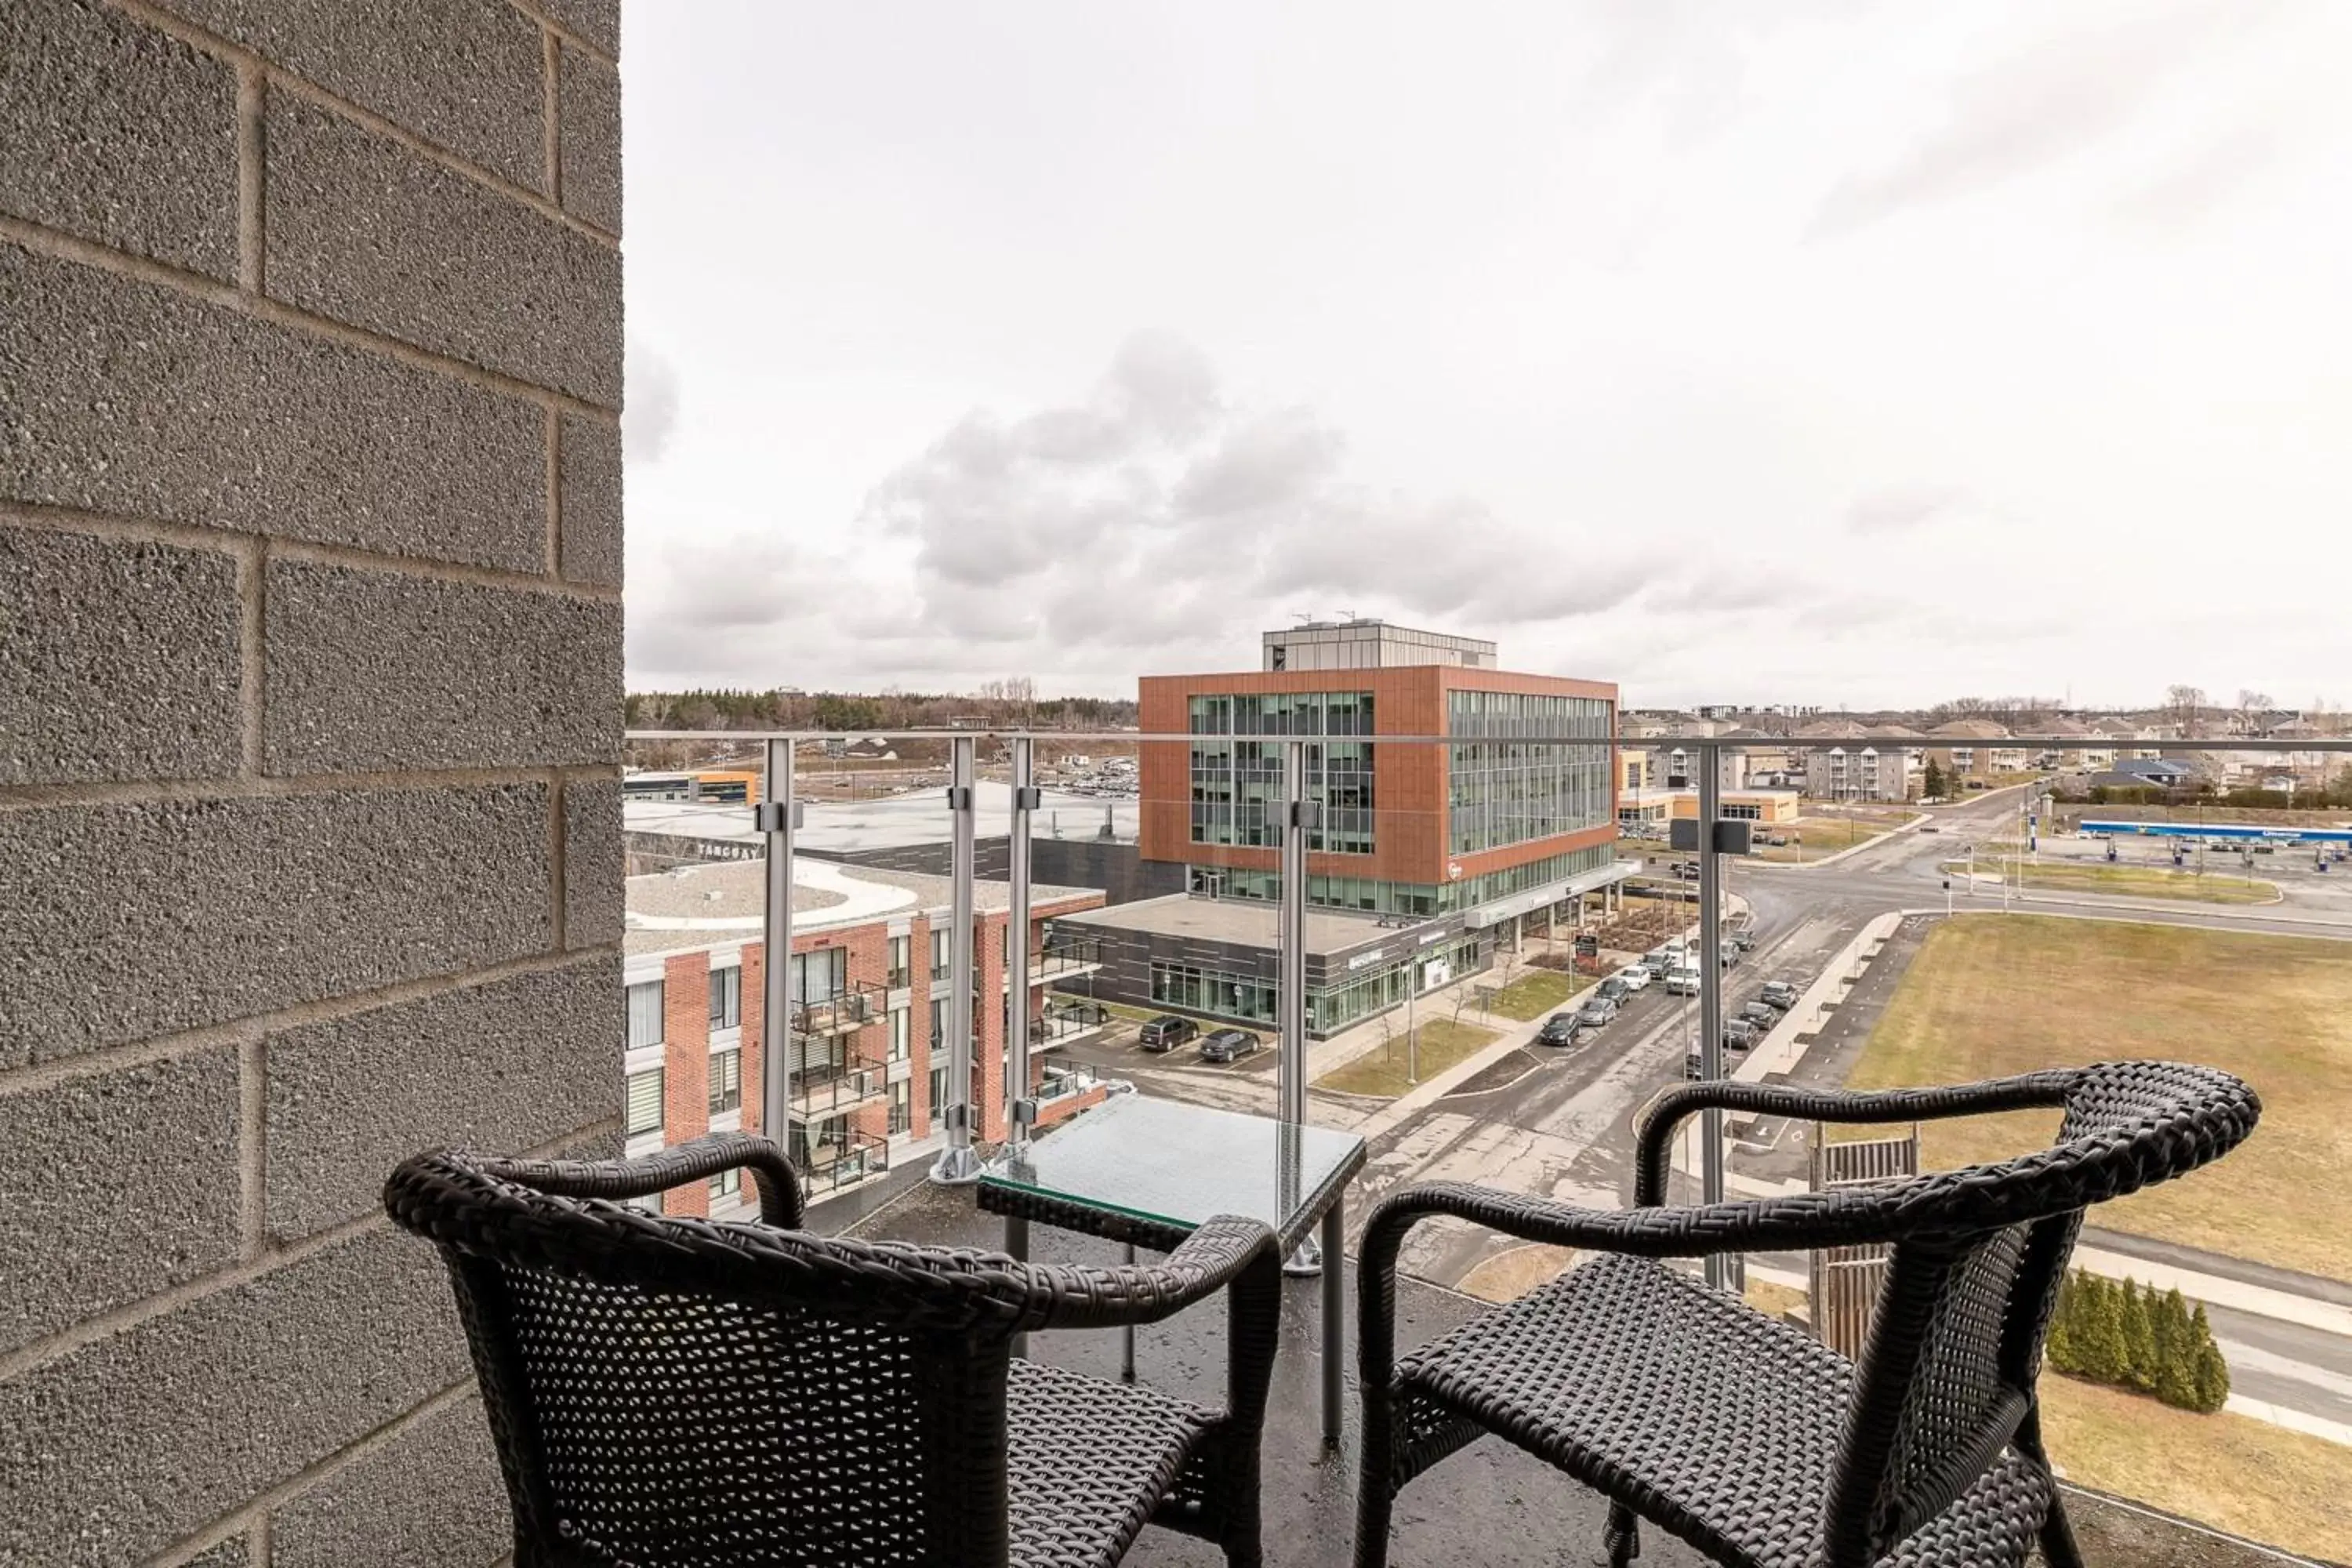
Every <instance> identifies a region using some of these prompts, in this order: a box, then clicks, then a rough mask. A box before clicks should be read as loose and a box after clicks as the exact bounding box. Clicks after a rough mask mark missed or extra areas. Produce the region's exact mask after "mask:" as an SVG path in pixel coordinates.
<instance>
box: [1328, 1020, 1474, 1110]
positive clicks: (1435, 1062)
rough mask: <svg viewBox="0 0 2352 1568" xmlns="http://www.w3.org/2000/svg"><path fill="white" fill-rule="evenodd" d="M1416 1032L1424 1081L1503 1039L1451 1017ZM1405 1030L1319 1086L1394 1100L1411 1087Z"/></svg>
mask: <svg viewBox="0 0 2352 1568" xmlns="http://www.w3.org/2000/svg"><path fill="white" fill-rule="evenodd" d="M1413 1033H1414V1034H1415V1035H1417V1036H1419V1037H1420V1043H1421V1052H1420V1054H1421V1060H1420V1067H1421V1081H1422V1082H1423V1083H1427V1082H1428V1081H1429V1080H1430V1079H1433V1078H1435V1077H1436V1076H1437V1075H1438V1074H1439V1073H1442V1072H1444V1070H1445V1069H1446V1068H1450V1067H1452V1066H1454V1063H1456V1062H1459V1061H1462V1060H1464V1059H1465V1058H1469V1057H1472V1056H1475V1055H1476V1054H1477V1052H1478V1050H1479V1048H1480V1047H1483V1046H1490V1045H1492V1044H1494V1043H1495V1042H1496V1040H1498V1039H1500V1038H1502V1037H1501V1036H1499V1035H1497V1034H1496V1033H1495V1031H1494V1030H1492V1029H1482V1028H1479V1027H1478V1026H1476V1025H1475V1024H1457V1023H1455V1022H1454V1021H1453V1020H1452V1019H1450V1018H1430V1019H1426V1020H1424V1021H1423V1023H1422V1024H1421V1025H1420V1026H1418V1027H1416V1028H1415V1029H1414V1030H1413ZM1405 1047H1406V1042H1405V1035H1404V1031H1403V1030H1402V1029H1400V1030H1398V1031H1397V1036H1396V1038H1394V1039H1392V1040H1390V1041H1388V1042H1387V1043H1386V1044H1384V1045H1382V1046H1381V1047H1378V1048H1377V1049H1374V1050H1370V1051H1367V1052H1366V1053H1365V1054H1364V1055H1362V1056H1360V1057H1358V1058H1356V1059H1355V1060H1354V1061H1351V1062H1349V1064H1348V1065H1347V1066H1346V1067H1343V1068H1333V1069H1332V1070H1331V1071H1329V1072H1327V1073H1325V1074H1324V1075H1323V1076H1322V1077H1321V1078H1318V1079H1316V1080H1315V1087H1316V1088H1318V1089H1333V1090H1336V1091H1337V1092H1339V1093H1340V1094H1369V1095H1377V1096H1379V1097H1380V1098H1381V1099H1383V1100H1393V1099H1395V1098H1396V1097H1397V1096H1398V1095H1401V1094H1402V1093H1404V1092H1405V1091H1406V1090H1407V1089H1412V1087H1414V1086H1413V1084H1412V1081H1411V1080H1409V1079H1406V1077H1405V1068H1406V1067H1408V1066H1409V1065H1411V1058H1410V1056H1409V1054H1408V1052H1407V1050H1406V1048H1405Z"/></svg>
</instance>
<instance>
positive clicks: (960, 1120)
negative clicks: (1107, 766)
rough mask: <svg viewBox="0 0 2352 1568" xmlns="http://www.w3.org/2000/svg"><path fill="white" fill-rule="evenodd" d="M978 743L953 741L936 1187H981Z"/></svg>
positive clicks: (970, 739) (933, 1173) (969, 739)
mask: <svg viewBox="0 0 2352 1568" xmlns="http://www.w3.org/2000/svg"><path fill="white" fill-rule="evenodd" d="M973 748H974V738H973V737H972V736H970V735H958V736H957V737H956V738H955V739H954V740H953V741H951V742H949V749H950V753H951V754H952V756H953V758H954V763H953V765H952V768H951V771H950V773H949V775H948V777H949V784H948V816H949V818H950V829H951V832H952V838H951V842H950V873H951V875H952V877H953V879H954V888H955V890H954V892H953V894H952V895H951V896H950V900H949V910H950V913H949V915H948V918H949V919H950V921H953V922H954V927H953V929H952V930H950V931H949V932H948V1016H947V1026H948V1103H947V1124H948V1146H947V1147H946V1148H944V1149H942V1150H940V1158H939V1163H937V1164H935V1165H933V1166H932V1167H931V1180H933V1181H935V1182H958V1183H960V1182H976V1181H978V1180H979V1179H980V1155H979V1154H978V1153H977V1152H975V1151H974V1150H973V1149H972V1146H971V1058H972V1049H971V1047H972V1021H973V1010H972V994H971V987H972V979H971V973H972V951H971V948H972V942H971V914H972V791H973V782H974V777H975V774H976V772H977V770H976V768H975V767H974V749H973Z"/></svg>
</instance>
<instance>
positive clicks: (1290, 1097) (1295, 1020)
mask: <svg viewBox="0 0 2352 1568" xmlns="http://www.w3.org/2000/svg"><path fill="white" fill-rule="evenodd" d="M1315 823H1316V808H1315V803H1314V802H1312V801H1310V800H1308V799H1307V742H1304V741H1286V742H1283V747H1282V903H1281V911H1280V915H1279V917H1278V921H1279V923H1278V926H1277V930H1276V936H1277V938H1278V940H1277V942H1276V967H1275V973H1276V982H1275V984H1276V993H1275V1017H1276V1021H1277V1027H1278V1031H1279V1033H1280V1035H1281V1039H1280V1041H1279V1054H1278V1055H1277V1056H1276V1062H1275V1065H1276V1091H1277V1097H1278V1099H1279V1100H1280V1110H1281V1118H1282V1121H1283V1122H1284V1124H1285V1125H1286V1126H1288V1127H1297V1126H1302V1125H1304V1124H1305V1122H1306V1121H1307V830H1308V829H1309V828H1311V827H1313V826H1315ZM1286 1147H1287V1148H1289V1149H1291V1150H1294V1151H1295V1149H1296V1147H1297V1140H1296V1139H1295V1138H1294V1139H1291V1140H1288V1141H1287V1142H1286ZM1296 1168H1297V1166H1296V1159H1295V1157H1293V1158H1290V1159H1286V1161H1285V1163H1284V1167H1283V1169H1284V1173H1286V1174H1287V1175H1290V1176H1291V1177H1292V1178H1293V1179H1294V1180H1295V1179H1296ZM1284 1198H1285V1202H1286V1204H1288V1203H1290V1202H1295V1201H1297V1194H1290V1193H1286V1194H1284ZM1322 1265H1323V1249H1322V1247H1321V1246H1320V1245H1318V1242H1317V1241H1316V1239H1315V1237H1312V1236H1309V1237H1305V1238H1303V1239H1302V1240H1301V1241H1300V1242H1299V1244H1298V1247H1297V1250H1296V1251H1294V1252H1293V1253H1292V1254H1291V1255H1290V1258H1289V1259H1288V1261H1287V1262H1286V1264H1285V1265H1284V1267H1285V1268H1286V1269H1287V1270H1288V1271H1289V1272H1291V1273H1294V1274H1311V1273H1315V1272H1317V1271H1318V1270H1319V1269H1320V1268H1322Z"/></svg>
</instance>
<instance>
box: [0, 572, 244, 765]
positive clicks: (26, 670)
mask: <svg viewBox="0 0 2352 1568" xmlns="http://www.w3.org/2000/svg"><path fill="white" fill-rule="evenodd" d="M239 622H240V611H239V608H238V601H237V584H236V561H235V559H233V558H232V557H230V556H228V555H226V554H224V553H222V552H219V551H214V550H183V549H180V548H178V547H176V546H173V545H168V544H153V543H146V542H139V541H134V540H124V539H115V538H103V537H97V536H93V535H89V534H79V533H53V532H48V531H35V530H28V529H15V528H9V527H6V526H5V525H0V786H5V785H9V784H86V783H100V782H105V783H118V782H122V781H127V780H133V779H204V778H218V777H223V776H226V775H227V774H229V773H235V772H236V767H237V763H238V760H239V757H240V755H241V752H242V749H243V741H242V735H243V726H244V721H243V717H242V711H241V704H240V698H239V692H240V689H241V687H242V682H243V667H242V662H241V660H242V656H241V655H240V653H239V651H238V642H237V637H238V626H239ZM36 648H37V649H40V650H41V652H40V654H39V656H38V657H34V655H33V652H32V650H34V649H36Z"/></svg>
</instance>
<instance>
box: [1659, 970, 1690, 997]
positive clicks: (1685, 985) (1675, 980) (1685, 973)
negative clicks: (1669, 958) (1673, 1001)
mask: <svg viewBox="0 0 2352 1568" xmlns="http://www.w3.org/2000/svg"><path fill="white" fill-rule="evenodd" d="M1666 994H1667V995H1669V996H1696V995H1697V994H1698V971H1697V970H1696V969H1693V968H1691V967H1690V966H1689V965H1688V964H1685V965H1684V966H1682V967H1681V968H1679V969H1670V970H1668V971H1666Z"/></svg>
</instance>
